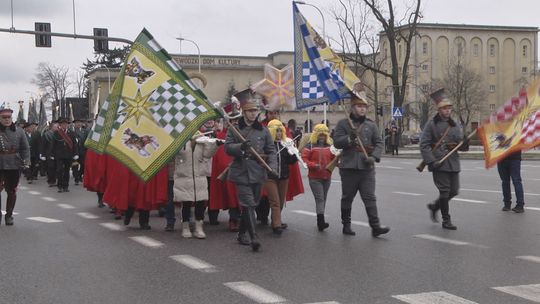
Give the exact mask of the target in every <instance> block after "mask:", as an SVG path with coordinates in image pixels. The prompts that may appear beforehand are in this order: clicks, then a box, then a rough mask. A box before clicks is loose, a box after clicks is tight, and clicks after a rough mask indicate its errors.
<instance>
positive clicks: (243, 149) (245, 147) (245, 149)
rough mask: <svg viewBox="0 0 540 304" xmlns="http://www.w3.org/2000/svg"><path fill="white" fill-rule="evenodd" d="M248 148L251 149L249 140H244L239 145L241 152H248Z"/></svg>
mask: <svg viewBox="0 0 540 304" xmlns="http://www.w3.org/2000/svg"><path fill="white" fill-rule="evenodd" d="M249 148H251V141H249V140H246V141H245V142H243V143H242V144H241V145H240V149H242V151H248V150H249Z"/></svg>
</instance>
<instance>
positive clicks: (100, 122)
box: [89, 98, 111, 142]
mask: <svg viewBox="0 0 540 304" xmlns="http://www.w3.org/2000/svg"><path fill="white" fill-rule="evenodd" d="M110 104H111V103H110V102H109V99H108V98H107V99H106V100H105V101H104V102H103V104H102V105H101V108H100V109H99V112H98V116H97V118H96V121H95V123H94V126H93V127H92V130H91V132H92V133H91V134H90V135H89V136H90V138H91V139H92V140H93V141H95V142H99V140H100V139H101V132H102V131H103V127H104V125H105V115H107V111H108V110H109V105H110Z"/></svg>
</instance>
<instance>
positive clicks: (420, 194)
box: [392, 191, 423, 196]
mask: <svg viewBox="0 0 540 304" xmlns="http://www.w3.org/2000/svg"><path fill="white" fill-rule="evenodd" d="M392 193H395V194H403V195H412V196H422V195H423V194H422V193H412V192H401V191H394V192H392Z"/></svg>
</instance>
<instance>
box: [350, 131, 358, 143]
mask: <svg viewBox="0 0 540 304" xmlns="http://www.w3.org/2000/svg"><path fill="white" fill-rule="evenodd" d="M357 140H358V135H356V132H351V134H349V141H350V142H351V144H356V141H357Z"/></svg>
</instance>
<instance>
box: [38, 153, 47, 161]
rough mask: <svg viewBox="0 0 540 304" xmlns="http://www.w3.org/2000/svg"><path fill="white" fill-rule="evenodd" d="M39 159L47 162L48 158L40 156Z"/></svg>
mask: <svg viewBox="0 0 540 304" xmlns="http://www.w3.org/2000/svg"><path fill="white" fill-rule="evenodd" d="M39 159H41V160H43V161H44V160H46V159H47V158H45V156H43V155H41V154H40V155H39Z"/></svg>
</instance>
